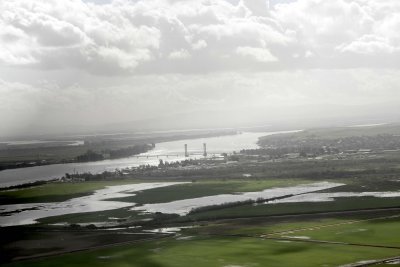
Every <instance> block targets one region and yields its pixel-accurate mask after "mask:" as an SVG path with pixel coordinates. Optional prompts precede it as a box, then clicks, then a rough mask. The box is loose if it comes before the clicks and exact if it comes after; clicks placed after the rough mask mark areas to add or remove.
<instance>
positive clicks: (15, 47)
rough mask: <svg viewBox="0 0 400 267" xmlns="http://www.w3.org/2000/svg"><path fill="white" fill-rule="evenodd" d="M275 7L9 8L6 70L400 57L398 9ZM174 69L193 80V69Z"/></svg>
mask: <svg viewBox="0 0 400 267" xmlns="http://www.w3.org/2000/svg"><path fill="white" fill-rule="evenodd" d="M284 2H287V1H284ZM268 6H269V5H268V1H264V0H241V1H228V0H226V1H224V0H221V1H210V0H200V1H199V0H197V1H194V0H188V1H156V0H137V1H119V0H115V1H113V2H111V3H110V4H103V5H95V4H92V3H88V2H83V1H82V0H65V1H57V0H48V1H39V0H19V1H12V0H4V1H1V2H0V9H1V10H2V13H1V15H0V46H1V48H2V49H1V50H0V64H3V65H12V66H24V67H25V68H26V67H31V68H36V69H38V68H43V69H54V68H57V69H68V68H73V69H80V70H84V71H87V72H90V73H97V74H107V75H114V74H130V73H146V74H148V73H151V72H152V70H154V71H157V72H168V71H170V69H171V68H169V67H168V64H169V63H168V62H169V60H170V59H171V58H188V55H190V60H191V61H192V64H191V66H192V67H191V68H190V71H191V72H202V71H204V65H205V64H208V65H212V66H215V68H216V69H214V71H229V70H238V69H241V68H245V69H249V68H253V69H254V70H259V69H260V68H262V66H261V65H260V64H258V63H257V62H259V61H264V62H265V61H268V62H276V67H277V68H281V65H279V64H278V62H282V61H283V62H285V64H286V66H289V67H290V66H296V68H302V67H306V68H309V67H310V62H312V64H311V65H312V66H313V67H316V68H324V67H329V68H331V67H332V64H333V65H334V67H336V68H341V67H345V68H347V67H349V66H353V65H354V64H353V62H354V57H353V56H352V54H354V55H357V56H358V57H360V56H363V55H365V56H366V58H365V60H359V62H360V67H365V66H371V65H373V64H374V62H375V61H377V62H381V63H379V64H378V65H377V66H381V65H382V60H380V58H379V57H380V56H382V55H383V54H384V55H395V56H400V52H399V51H400V34H399V31H398V29H399V27H400V2H399V1H397V0H385V1H374V0H354V1H345V0H331V1H320V0H298V1H289V2H287V3H284V4H275V5H273V6H272V7H270V8H269V7H268ZM243 48H244V49H243ZM179 51H181V52H179ZM182 51H186V52H182ZM310 53H312V55H313V56H312V57H310V55H311V54H310ZM344 54H345V55H344ZM244 55H246V58H247V59H249V58H253V59H254V62H253V63H251V61H248V60H246V59H245V58H244V57H243V56H244ZM287 55H299V56H298V57H288V56H287ZM300 55H305V56H300ZM367 56H368V57H367ZM227 59H230V60H227ZM272 59H273V60H272ZM311 59H312V61H310V60H311ZM241 60H245V61H246V62H241ZM399 64H400V63H399ZM394 65H395V66H398V64H397V65H396V64H395V63H392V64H390V66H391V67H393V66H394ZM217 66H218V67H217ZM399 67H400V66H399ZM271 68H272V69H273V68H274V67H273V65H271ZM173 69H174V71H175V72H187V71H188V68H187V66H186V65H184V64H181V65H179V66H174V68H173Z"/></svg>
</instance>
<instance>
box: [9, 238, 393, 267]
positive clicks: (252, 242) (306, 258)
mask: <svg viewBox="0 0 400 267" xmlns="http://www.w3.org/2000/svg"><path fill="white" fill-rule="evenodd" d="M398 253H399V250H396V249H384V248H368V247H348V246H340V245H331V244H317V245H315V244H311V243H302V242H291V243H287V242H280V241H274V240H264V239H260V238H235V237H230V238H229V237H213V238H201V237H200V238H193V239H191V240H183V239H181V240H177V239H169V240H166V241H152V242H146V243H141V244H139V245H129V246H121V247H115V248H109V249H100V250H96V251H91V252H80V253H74V254H70V255H64V256H59V257H52V258H47V259H44V260H38V261H29V262H21V263H14V264H8V265H4V266H7V267H17V266H32V267H33V266H34V267H39V266H43V267H44V266H59V267H62V266H88V267H90V266H98V267H101V266H114V267H125V266H132V267H170V266H171V267H172V266H188V265H190V266H192V267H204V266H210V267H213V266H216V267H217V266H218V267H227V266H305V267H309V266H338V265H341V264H346V263H351V262H357V261H361V260H368V259H376V258H385V257H390V256H396V255H398Z"/></svg>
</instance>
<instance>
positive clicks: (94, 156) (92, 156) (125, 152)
mask: <svg viewBox="0 0 400 267" xmlns="http://www.w3.org/2000/svg"><path fill="white" fill-rule="evenodd" d="M152 148H153V146H152V145H149V144H142V145H135V146H131V147H127V148H120V149H112V150H111V149H107V150H104V151H102V152H95V151H93V150H88V151H86V153H85V154H83V155H79V156H77V157H76V158H75V159H76V161H77V162H89V161H99V160H104V159H107V158H110V159H118V158H125V157H130V156H133V155H137V154H141V153H145V152H147V151H149V150H150V149H152Z"/></svg>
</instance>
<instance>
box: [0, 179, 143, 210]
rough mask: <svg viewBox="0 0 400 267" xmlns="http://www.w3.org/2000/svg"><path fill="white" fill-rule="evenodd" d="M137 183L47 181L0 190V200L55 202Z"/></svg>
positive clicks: (6, 201) (121, 181)
mask: <svg viewBox="0 0 400 267" xmlns="http://www.w3.org/2000/svg"><path fill="white" fill-rule="evenodd" d="M131 183H137V182H136V181H127V180H117V181H96V182H80V183H48V184H45V185H42V186H36V187H31V188H26V189H19V190H10V191H2V192H0V201H1V202H2V204H5V203H35V202H57V201H65V200H68V199H71V198H75V197H79V196H83V195H87V194H90V193H91V192H93V191H95V190H98V189H102V188H104V187H106V186H113V185H122V184H131Z"/></svg>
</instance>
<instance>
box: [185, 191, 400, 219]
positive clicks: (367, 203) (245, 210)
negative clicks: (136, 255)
mask: <svg viewBox="0 0 400 267" xmlns="http://www.w3.org/2000/svg"><path fill="white" fill-rule="evenodd" d="M399 206H400V203H399V199H398V198H375V197H347V198H337V199H335V201H329V202H299V203H280V204H264V205H257V206H253V205H241V206H237V207H231V208H225V209H219V210H211V211H204V212H199V213H196V214H193V215H188V216H187V218H190V219H193V220H207V219H223V218H235V217H252V216H268V215H280V214H299V213H300V214H301V213H315V212H329V211H345V210H355V209H368V208H383V207H399ZM182 219H184V218H182Z"/></svg>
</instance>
